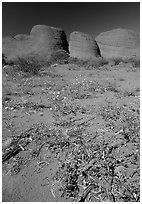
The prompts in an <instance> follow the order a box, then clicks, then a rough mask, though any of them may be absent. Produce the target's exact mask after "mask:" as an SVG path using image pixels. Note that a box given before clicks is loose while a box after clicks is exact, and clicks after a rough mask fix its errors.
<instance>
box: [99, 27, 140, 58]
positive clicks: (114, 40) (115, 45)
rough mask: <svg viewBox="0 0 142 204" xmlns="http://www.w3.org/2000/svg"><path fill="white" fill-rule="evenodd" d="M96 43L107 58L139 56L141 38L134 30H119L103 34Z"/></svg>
mask: <svg viewBox="0 0 142 204" xmlns="http://www.w3.org/2000/svg"><path fill="white" fill-rule="evenodd" d="M96 41H97V43H98V46H99V48H100V51H101V55H102V56H103V57H105V58H112V57H122V58H125V57H133V56H139V47H140V38H139V35H138V34H136V33H135V32H134V31H132V30H126V29H121V28H118V29H114V30H111V31H107V32H103V33H100V34H99V35H98V36H97V37H96Z"/></svg>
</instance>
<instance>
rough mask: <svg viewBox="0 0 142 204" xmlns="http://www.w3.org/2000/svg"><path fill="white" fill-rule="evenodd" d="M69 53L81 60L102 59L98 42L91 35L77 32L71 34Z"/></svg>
mask: <svg viewBox="0 0 142 204" xmlns="http://www.w3.org/2000/svg"><path fill="white" fill-rule="evenodd" d="M69 51H70V56H71V57H77V58H81V59H89V58H92V59H93V58H96V57H100V50H99V48H98V45H97V43H96V41H95V40H94V39H93V38H92V37H91V36H90V35H88V34H85V33H81V32H77V31H75V32H72V33H71V34H70V41H69Z"/></svg>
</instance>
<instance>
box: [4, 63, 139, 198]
mask: <svg viewBox="0 0 142 204" xmlns="http://www.w3.org/2000/svg"><path fill="white" fill-rule="evenodd" d="M2 91H3V98H2V102H3V107H2V108H3V109H2V110H3V111H2V117H3V118H2V121H3V123H2V126H3V128H2V131H3V136H2V139H3V144H4V142H5V141H8V139H9V138H12V143H11V145H10V147H7V148H4V149H3V175H2V177H3V181H2V184H3V185H2V193H3V201H4V202H35V201H36V202H43V201H44V202H50V201H54V202H57V201H58V202H59V201H92V202H98V201H139V199H140V192H139V191H140V189H139V178H140V176H139V150H140V149H139V114H140V113H139V105H140V69H139V68H135V67H130V66H129V64H128V65H127V64H122V65H117V66H113V67H109V66H108V65H105V66H103V67H101V68H99V69H91V70H86V69H85V68H83V67H78V66H76V65H71V64H70V65H58V66H57V67H55V68H52V69H47V68H44V69H43V70H41V72H40V74H39V75H37V76H28V77H27V76H24V74H23V73H22V72H20V73H19V74H18V75H17V73H16V72H14V70H13V68H12V67H9V68H5V69H4V70H3V90H2Z"/></svg>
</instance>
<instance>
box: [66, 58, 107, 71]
mask: <svg viewBox="0 0 142 204" xmlns="http://www.w3.org/2000/svg"><path fill="white" fill-rule="evenodd" d="M68 63H69V64H76V65H78V66H82V67H86V68H88V69H90V68H91V69H92V68H97V67H101V66H103V65H106V64H108V61H107V60H106V59H104V58H101V57H100V58H96V59H78V58H76V57H69V59H68Z"/></svg>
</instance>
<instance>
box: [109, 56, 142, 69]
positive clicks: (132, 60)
mask: <svg viewBox="0 0 142 204" xmlns="http://www.w3.org/2000/svg"><path fill="white" fill-rule="evenodd" d="M109 62H111V63H112V62H113V64H114V65H119V64H120V63H125V64H126V63H131V64H132V66H133V67H140V59H139V58H137V57H128V58H121V57H115V58H111V59H110V60H109Z"/></svg>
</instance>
